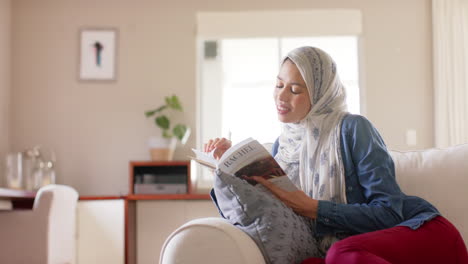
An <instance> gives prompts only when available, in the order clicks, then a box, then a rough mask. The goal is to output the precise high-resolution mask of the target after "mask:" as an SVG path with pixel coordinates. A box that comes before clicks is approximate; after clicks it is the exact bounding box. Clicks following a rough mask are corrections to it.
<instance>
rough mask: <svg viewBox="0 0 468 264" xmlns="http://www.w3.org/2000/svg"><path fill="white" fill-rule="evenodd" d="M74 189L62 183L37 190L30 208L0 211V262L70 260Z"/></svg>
mask: <svg viewBox="0 0 468 264" xmlns="http://www.w3.org/2000/svg"><path fill="white" fill-rule="evenodd" d="M77 202H78V193H77V192H76V191H75V189H73V188H71V187H69V186H64V185H55V184H52V185H47V186H45V187H42V188H41V189H39V191H38V192H37V195H36V198H35V200H34V206H33V209H32V210H13V211H0V262H1V263H4V264H24V263H29V264H33V263H38V264H39V263H40V264H72V263H75V251H76V242H75V241H76V210H77Z"/></svg>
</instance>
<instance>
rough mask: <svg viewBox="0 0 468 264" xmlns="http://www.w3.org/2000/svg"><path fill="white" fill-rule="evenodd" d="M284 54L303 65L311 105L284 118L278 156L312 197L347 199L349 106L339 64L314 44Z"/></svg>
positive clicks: (303, 75) (299, 65) (288, 172)
mask: <svg viewBox="0 0 468 264" xmlns="http://www.w3.org/2000/svg"><path fill="white" fill-rule="evenodd" d="M286 59H290V60H291V61H292V62H293V63H294V64H295V65H296V67H297V68H298V69H299V71H300V73H301V75H302V78H303V79H304V81H305V83H306V85H307V89H308V91H309V95H311V96H310V100H311V105H312V107H311V109H310V112H309V113H308V114H307V115H306V117H305V118H304V119H303V120H301V121H300V122H299V123H288V124H286V123H285V124H283V127H282V133H281V135H280V137H279V149H278V154H277V155H276V156H275V158H276V160H277V161H278V162H279V164H280V165H281V167H282V168H283V169H284V170H285V172H286V174H288V176H289V177H290V178H296V179H297V178H299V185H300V186H299V187H300V188H301V189H302V190H303V191H304V192H305V193H306V194H308V195H309V196H310V197H312V198H314V199H318V200H328V201H333V202H337V203H346V192H345V172H344V166H343V161H342V159H341V149H340V138H341V121H342V120H343V117H344V116H345V115H346V114H347V113H348V112H347V105H346V100H345V99H346V98H345V97H346V95H345V89H344V87H343V84H342V83H341V81H340V79H339V77H338V74H337V72H336V64H335V62H334V61H333V59H332V58H331V57H330V56H329V55H328V54H327V53H325V52H324V51H322V50H320V49H318V48H314V47H301V48H297V49H294V50H292V51H291V52H289V54H288V55H287V56H286V57H285V58H284V59H283V61H282V63H284V61H285V60H286ZM294 163H295V164H296V166H290V165H291V164H294ZM297 163H299V169H297ZM297 174H299V175H297Z"/></svg>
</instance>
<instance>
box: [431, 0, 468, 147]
mask: <svg viewBox="0 0 468 264" xmlns="http://www.w3.org/2000/svg"><path fill="white" fill-rule="evenodd" d="M432 19H433V38H434V44H433V45H434V47H433V49H434V51H433V53H434V54H433V56H434V89H435V90H434V105H435V110H434V114H435V143H436V147H447V146H452V145H457V144H462V143H468V0H432Z"/></svg>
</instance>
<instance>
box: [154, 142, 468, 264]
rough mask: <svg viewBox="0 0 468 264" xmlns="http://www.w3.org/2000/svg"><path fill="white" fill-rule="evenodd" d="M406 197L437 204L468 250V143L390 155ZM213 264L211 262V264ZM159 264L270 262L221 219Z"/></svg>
mask: <svg viewBox="0 0 468 264" xmlns="http://www.w3.org/2000/svg"><path fill="white" fill-rule="evenodd" d="M391 155H392V157H393V160H394V162H395V169H396V177H397V181H398V183H399V184H400V187H401V189H402V190H403V192H405V193H406V194H409V195H416V196H420V197H422V198H424V199H426V200H428V201H429V202H431V203H432V204H434V205H435V206H436V207H437V208H438V209H439V211H440V212H441V213H442V215H443V216H444V217H445V218H447V219H448V220H450V221H451V222H452V223H453V224H454V225H455V226H456V227H457V229H458V230H459V231H460V233H461V235H462V237H463V238H464V241H465V244H466V245H468V195H467V193H466V188H467V186H468V144H463V145H458V146H454V147H449V148H445V149H428V150H422V151H407V152H400V151H391ZM207 260H209V261H207ZM159 263H161V264H174V263H185V264H192V263H193V264H195V263H225V264H231V263H232V264H234V263H249V264H250V263H252V264H254V263H255V264H261V263H265V261H264V258H263V256H262V254H261V252H260V250H259V248H258V247H257V246H256V244H255V243H254V241H253V240H252V239H251V238H250V237H249V236H248V235H247V234H246V233H244V232H242V231H241V230H239V229H237V228H236V227H234V226H233V225H231V224H230V223H229V222H227V220H225V219H222V218H201V219H196V220H192V221H190V222H188V223H186V224H184V225H183V226H181V227H180V228H178V229H177V230H175V231H174V232H173V233H172V234H171V235H170V236H169V237H168V238H167V239H166V242H165V243H164V245H163V247H162V249H161V254H160V260H159Z"/></svg>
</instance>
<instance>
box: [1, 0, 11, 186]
mask: <svg viewBox="0 0 468 264" xmlns="http://www.w3.org/2000/svg"><path fill="white" fill-rule="evenodd" d="M10 43H11V1H10V0H0V184H2V183H3V181H4V177H3V174H4V171H5V170H4V161H3V159H4V157H5V154H6V153H8V151H9V150H10V141H9V140H8V139H9V133H10V132H9V130H10V126H9V120H10V111H9V107H10V90H11V72H10V68H11V65H10V63H11V60H10V53H11V47H10Z"/></svg>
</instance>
